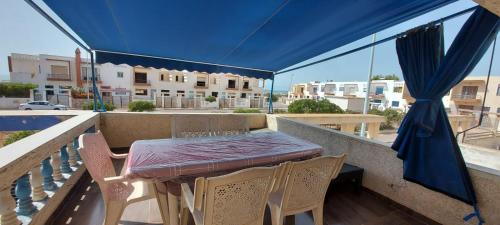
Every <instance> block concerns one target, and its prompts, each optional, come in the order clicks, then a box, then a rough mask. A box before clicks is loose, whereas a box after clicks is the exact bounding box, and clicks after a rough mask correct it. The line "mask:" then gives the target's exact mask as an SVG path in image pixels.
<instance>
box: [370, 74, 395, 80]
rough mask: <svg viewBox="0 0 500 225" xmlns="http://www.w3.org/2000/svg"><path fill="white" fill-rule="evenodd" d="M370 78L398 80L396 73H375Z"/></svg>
mask: <svg viewBox="0 0 500 225" xmlns="http://www.w3.org/2000/svg"><path fill="white" fill-rule="evenodd" d="M372 80H395V81H398V80H399V77H398V76H397V75H396V74H389V75H385V76H384V75H375V76H373V77H372Z"/></svg>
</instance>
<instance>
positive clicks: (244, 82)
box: [243, 80, 250, 89]
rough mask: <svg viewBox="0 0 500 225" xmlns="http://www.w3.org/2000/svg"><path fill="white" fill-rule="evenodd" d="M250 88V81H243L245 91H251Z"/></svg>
mask: <svg viewBox="0 0 500 225" xmlns="http://www.w3.org/2000/svg"><path fill="white" fill-rule="evenodd" d="M249 88H250V82H249V81H247V80H246V81H243V89H249Z"/></svg>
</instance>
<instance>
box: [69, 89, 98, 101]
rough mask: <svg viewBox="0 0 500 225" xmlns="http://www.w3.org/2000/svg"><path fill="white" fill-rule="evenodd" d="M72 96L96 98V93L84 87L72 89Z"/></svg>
mask: <svg viewBox="0 0 500 225" xmlns="http://www.w3.org/2000/svg"><path fill="white" fill-rule="evenodd" d="M71 97H72V98H79V99H84V98H94V94H92V93H88V92H86V91H85V90H84V89H83V88H78V89H71Z"/></svg>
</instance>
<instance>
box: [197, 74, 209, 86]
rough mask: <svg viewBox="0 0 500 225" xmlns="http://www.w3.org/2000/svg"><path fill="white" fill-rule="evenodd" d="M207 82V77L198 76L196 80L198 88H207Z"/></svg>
mask: <svg viewBox="0 0 500 225" xmlns="http://www.w3.org/2000/svg"><path fill="white" fill-rule="evenodd" d="M206 82H207V78H206V77H203V76H198V77H197V79H196V86H197V87H206V86H205V85H206Z"/></svg>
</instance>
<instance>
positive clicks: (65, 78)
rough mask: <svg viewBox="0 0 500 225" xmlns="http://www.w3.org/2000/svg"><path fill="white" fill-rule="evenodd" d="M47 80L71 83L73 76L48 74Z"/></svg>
mask: <svg viewBox="0 0 500 225" xmlns="http://www.w3.org/2000/svg"><path fill="white" fill-rule="evenodd" d="M47 80H56V81H70V80H71V76H70V75H69V74H58V73H49V74H47Z"/></svg>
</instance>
